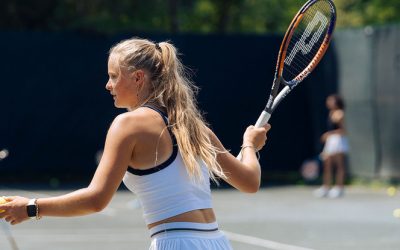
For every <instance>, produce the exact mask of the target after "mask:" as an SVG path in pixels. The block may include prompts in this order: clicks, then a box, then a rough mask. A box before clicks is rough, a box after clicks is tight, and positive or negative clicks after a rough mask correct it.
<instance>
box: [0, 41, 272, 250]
mask: <svg viewBox="0 0 400 250" xmlns="http://www.w3.org/2000/svg"><path fill="white" fill-rule="evenodd" d="M108 75H109V80H108V82H107V84H106V89H107V90H108V91H110V94H111V95H112V96H113V98H114V104H115V106H116V107H118V108H126V109H128V112H125V113H123V114H121V115H119V116H117V117H116V118H115V120H114V121H113V123H112V124H111V126H110V128H109V131H108V133H107V138H106V142H105V147H104V153H103V156H102V158H101V161H100V164H99V166H98V168H97V170H96V173H95V174H94V177H93V179H92V181H91V183H90V185H89V186H88V187H87V188H84V189H80V190H77V191H75V192H72V193H69V194H66V195H62V196H58V197H51V198H39V199H28V198H24V197H7V201H8V203H6V204H5V205H1V206H0V210H4V212H2V213H0V217H1V218H4V219H5V220H6V221H8V222H10V223H11V224H13V225H14V224H18V223H20V222H23V221H25V220H27V219H28V218H29V217H36V218H37V219H39V218H41V217H43V216H80V215H86V214H90V213H95V212H99V211H101V210H102V209H104V208H105V207H106V206H107V204H108V203H109V202H110V200H111V198H112V196H113V195H114V193H115V192H116V191H117V189H118V187H119V185H120V184H121V182H122V181H123V182H124V184H125V185H126V186H127V187H128V188H129V189H130V190H131V191H133V192H134V193H135V194H136V195H137V197H138V198H139V200H140V203H141V204H142V208H143V216H144V219H145V222H146V224H147V227H148V229H149V231H150V235H151V239H152V240H151V246H150V249H231V246H230V244H229V242H228V240H227V239H226V237H225V236H224V235H223V234H222V232H220V231H219V230H218V224H217V221H216V218H215V215H214V212H213V209H212V202H211V191H210V179H212V180H214V181H217V179H218V178H221V179H223V180H225V181H226V182H228V183H230V184H231V185H232V186H233V187H235V188H237V189H239V190H240V191H243V192H256V191H257V190H258V189H259V185H260V176H261V170H260V165H259V162H258V159H257V156H256V152H257V151H258V150H260V149H261V148H262V147H263V146H264V144H265V141H266V139H267V137H266V133H267V131H268V130H269V129H270V126H269V125H268V124H267V125H265V126H264V127H261V128H255V127H253V126H250V127H248V128H247V130H246V132H245V133H244V136H243V144H242V152H241V153H242V159H241V161H239V160H237V159H236V158H235V156H233V155H232V154H230V153H229V152H228V151H227V150H226V149H225V148H224V147H223V145H222V144H221V142H220V141H219V140H218V138H217V136H216V135H215V134H214V133H213V132H212V131H211V130H210V129H209V128H208V126H207V124H206V123H205V121H204V120H203V118H202V116H201V113H200V111H199V110H198V108H197V104H196V100H195V87H194V86H193V85H192V83H191V81H190V79H189V78H188V77H187V75H186V74H185V70H184V66H183V65H182V64H181V62H180V60H179V59H178V57H177V52H176V48H175V47H174V46H173V45H172V44H170V43H168V42H162V43H159V44H157V43H153V42H151V41H148V40H144V39H136V38H135V39H129V40H125V41H122V42H120V43H118V44H116V45H115V46H114V47H112V48H111V50H110V55H109V60H108Z"/></svg>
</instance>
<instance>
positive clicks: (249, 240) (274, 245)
mask: <svg viewBox="0 0 400 250" xmlns="http://www.w3.org/2000/svg"><path fill="white" fill-rule="evenodd" d="M223 232H224V234H225V235H226V237H228V239H229V240H231V241H236V242H241V243H245V244H249V245H253V246H258V247H264V248H268V249H270V250H313V249H311V248H304V247H298V246H293V245H288V244H283V243H279V242H275V241H271V240H265V239H261V238H257V237H253V236H248V235H244V234H237V233H232V232H228V231H223Z"/></svg>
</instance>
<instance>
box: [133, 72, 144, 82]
mask: <svg viewBox="0 0 400 250" xmlns="http://www.w3.org/2000/svg"><path fill="white" fill-rule="evenodd" d="M144 78H145V75H144V71H143V70H140V69H139V70H135V71H134V72H133V73H132V79H133V80H134V81H135V83H138V84H142V83H143V82H144Z"/></svg>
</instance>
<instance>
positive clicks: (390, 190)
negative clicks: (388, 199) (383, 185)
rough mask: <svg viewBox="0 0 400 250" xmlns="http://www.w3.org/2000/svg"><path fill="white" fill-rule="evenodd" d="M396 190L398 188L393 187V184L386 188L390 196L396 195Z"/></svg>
mask: <svg viewBox="0 0 400 250" xmlns="http://www.w3.org/2000/svg"><path fill="white" fill-rule="evenodd" d="M396 192H397V190H396V188H395V187H393V186H391V187H388V189H387V190H386V193H387V195H389V196H395V195H396Z"/></svg>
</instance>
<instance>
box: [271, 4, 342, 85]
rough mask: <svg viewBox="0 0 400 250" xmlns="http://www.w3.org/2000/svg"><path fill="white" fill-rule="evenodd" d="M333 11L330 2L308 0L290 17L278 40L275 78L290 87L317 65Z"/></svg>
mask: <svg viewBox="0 0 400 250" xmlns="http://www.w3.org/2000/svg"><path fill="white" fill-rule="evenodd" d="M335 23H336V8H335V5H334V4H333V2H332V1H331V0H309V1H308V2H306V3H305V4H304V5H303V7H302V8H301V9H300V10H299V12H298V13H297V14H296V16H295V17H294V18H293V20H292V22H291V24H290V26H289V28H288V30H287V31H286V34H285V36H284V39H283V41H282V44H281V47H280V52H279V56H278V60H277V65H276V71H275V79H281V81H283V82H284V83H285V84H286V85H288V86H289V87H290V88H293V87H295V86H296V85H297V84H298V83H300V82H301V81H302V80H303V79H304V78H306V77H307V76H308V75H309V74H310V73H311V72H312V71H313V70H314V69H315V67H316V66H317V65H318V63H319V62H320V60H321V59H322V57H323V56H324V54H325V52H326V50H327V49H328V47H329V43H330V41H331V39H332V34H333V30H334V28H335Z"/></svg>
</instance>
